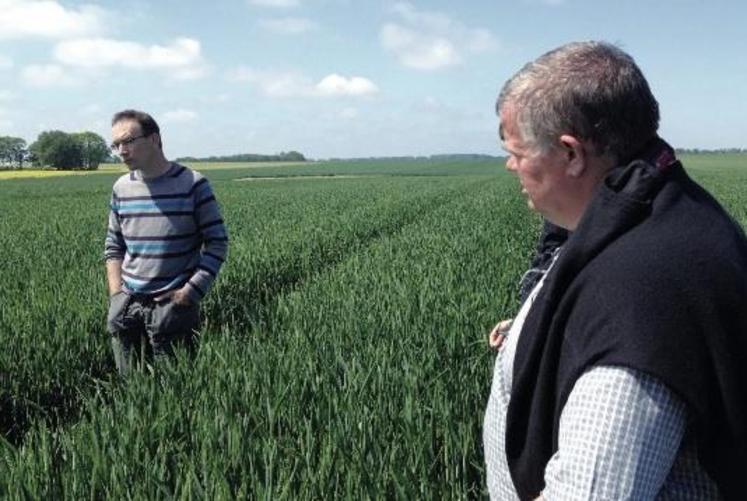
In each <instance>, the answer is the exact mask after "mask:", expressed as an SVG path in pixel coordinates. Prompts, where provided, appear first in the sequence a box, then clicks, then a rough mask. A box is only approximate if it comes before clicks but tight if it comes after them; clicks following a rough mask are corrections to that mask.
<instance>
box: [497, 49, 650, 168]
mask: <svg viewBox="0 0 747 501" xmlns="http://www.w3.org/2000/svg"><path fill="white" fill-rule="evenodd" d="M506 105H510V106H511V107H515V109H516V115H515V116H516V125H517V127H518V130H519V132H520V134H521V135H522V139H523V140H524V141H527V142H528V143H529V144H530V145H531V146H532V147H535V148H538V149H540V150H543V151H547V150H548V149H549V148H552V147H553V146H554V145H555V144H556V143H557V140H558V137H560V136H561V135H562V134H572V135H575V136H576V137H578V138H579V139H583V140H587V141H590V142H591V143H592V144H593V145H594V147H595V149H596V153H597V154H599V155H609V156H612V157H613V158H614V159H615V160H616V161H617V162H621V163H622V162H627V161H629V160H630V159H631V157H632V156H633V155H635V154H636V153H637V152H638V151H639V150H640V149H641V148H643V146H644V145H645V144H646V143H647V142H648V141H649V140H651V139H652V138H654V137H655V136H656V131H657V129H658V128H659V104H658V103H657V102H656V98H654V96H653V94H652V93H651V89H650V88H649V86H648V82H646V79H645V77H644V76H643V73H642V72H641V70H640V68H638V66H637V65H636V64H635V61H633V58H632V57H630V56H629V55H628V54H627V53H625V52H624V51H623V50H621V49H619V48H618V47H616V46H614V45H612V44H609V43H606V42H597V41H591V42H574V43H569V44H566V45H563V46H561V47H558V48H557V49H554V50H552V51H550V52H548V53H546V54H544V55H542V56H540V57H539V58H537V59H536V60H535V61H532V62H530V63H528V64H527V65H526V66H524V67H523V68H522V69H521V70H519V72H518V73H516V74H515V75H514V76H513V77H511V79H509V80H508V82H506V84H505V85H504V86H503V89H502V90H501V93H500V96H498V102H497V104H496V111H497V112H498V114H500V113H501V110H502V109H503V108H504V107H505V106H506Z"/></svg>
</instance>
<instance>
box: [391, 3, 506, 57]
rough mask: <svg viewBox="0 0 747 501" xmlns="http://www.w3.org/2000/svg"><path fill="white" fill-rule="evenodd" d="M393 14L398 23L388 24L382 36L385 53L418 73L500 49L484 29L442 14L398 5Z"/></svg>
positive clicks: (406, 4)
mask: <svg viewBox="0 0 747 501" xmlns="http://www.w3.org/2000/svg"><path fill="white" fill-rule="evenodd" d="M391 12H392V13H393V14H394V15H395V16H397V17H398V18H399V22H389V23H385V24H384V25H383V26H382V28H381V31H380V32H379V40H380V42H381V45H382V47H384V49H386V50H388V51H390V52H392V53H393V54H394V55H395V57H396V58H397V60H399V62H400V63H401V64H402V65H404V66H406V67H408V68H413V69H417V70H424V71H429V70H437V69H441V68H446V67H449V66H454V65H456V64H459V63H461V62H462V61H463V59H464V58H463V54H464V53H478V52H486V51H490V50H494V49H496V48H497V47H498V41H497V39H496V38H495V36H494V35H493V34H492V33H491V32H490V31H489V30H486V29H483V28H468V27H466V26H464V25H462V24H461V23H459V22H457V21H455V20H453V19H451V18H450V17H449V16H447V15H446V14H443V13H441V12H428V11H420V10H417V9H416V8H415V7H414V6H413V5H412V4H410V3H407V2H399V3H396V4H394V6H393V7H392V8H391Z"/></svg>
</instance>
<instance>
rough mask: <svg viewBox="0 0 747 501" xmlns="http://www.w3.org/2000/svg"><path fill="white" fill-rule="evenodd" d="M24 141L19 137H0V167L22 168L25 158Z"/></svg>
mask: <svg viewBox="0 0 747 501" xmlns="http://www.w3.org/2000/svg"><path fill="white" fill-rule="evenodd" d="M26 154H27V150H26V141H25V140H23V139H21V138H20V137H10V136H0V166H6V165H7V166H10V167H13V166H14V165H15V166H17V167H18V168H19V169H22V168H23V161H24V159H25V158H26Z"/></svg>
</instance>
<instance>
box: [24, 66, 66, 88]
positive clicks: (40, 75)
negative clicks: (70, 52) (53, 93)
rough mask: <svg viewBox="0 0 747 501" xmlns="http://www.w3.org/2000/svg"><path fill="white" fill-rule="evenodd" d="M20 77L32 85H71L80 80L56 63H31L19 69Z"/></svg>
mask: <svg viewBox="0 0 747 501" xmlns="http://www.w3.org/2000/svg"><path fill="white" fill-rule="evenodd" d="M21 79H22V80H23V81H24V82H26V83H27V84H28V85H31V86H32V87H71V86H74V85H78V84H79V83H80V81H79V80H78V79H77V78H75V77H74V76H72V75H70V74H69V73H68V72H67V71H66V70H65V68H63V67H62V66H58V65H56V64H32V65H29V66H26V67H24V68H23V70H21Z"/></svg>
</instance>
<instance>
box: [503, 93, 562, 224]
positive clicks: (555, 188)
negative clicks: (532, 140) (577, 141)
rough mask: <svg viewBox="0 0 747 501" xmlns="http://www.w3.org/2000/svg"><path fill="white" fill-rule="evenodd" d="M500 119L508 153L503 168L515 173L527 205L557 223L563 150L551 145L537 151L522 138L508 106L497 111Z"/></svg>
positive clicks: (559, 219)
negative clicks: (547, 148) (550, 147)
mask: <svg viewBox="0 0 747 501" xmlns="http://www.w3.org/2000/svg"><path fill="white" fill-rule="evenodd" d="M500 120H501V136H502V137H501V139H502V143H503V149H504V150H506V152H507V153H508V159H507V160H506V169H508V170H509V171H510V172H513V173H514V174H516V175H517V176H518V178H519V183H521V192H522V193H523V194H524V195H525V196H526V197H527V205H528V206H529V208H530V209H532V210H535V211H537V212H539V213H540V214H542V215H543V216H544V217H545V218H546V219H548V220H550V221H551V222H553V223H555V224H560V223H561V221H563V219H562V218H560V217H559V216H560V215H561V214H562V213H563V198H564V192H565V187H566V184H567V182H568V179H567V176H566V171H565V164H566V161H565V155H564V153H563V151H562V150H561V149H556V148H553V149H551V150H550V151H548V152H541V151H539V150H538V149H537V148H533V147H532V146H531V145H530V144H528V143H526V142H524V141H523V140H522V138H521V134H520V133H519V129H518V127H517V125H516V120H515V114H514V113H513V112H512V110H511V109H510V107H508V109H507V110H502V111H501V116H500Z"/></svg>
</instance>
